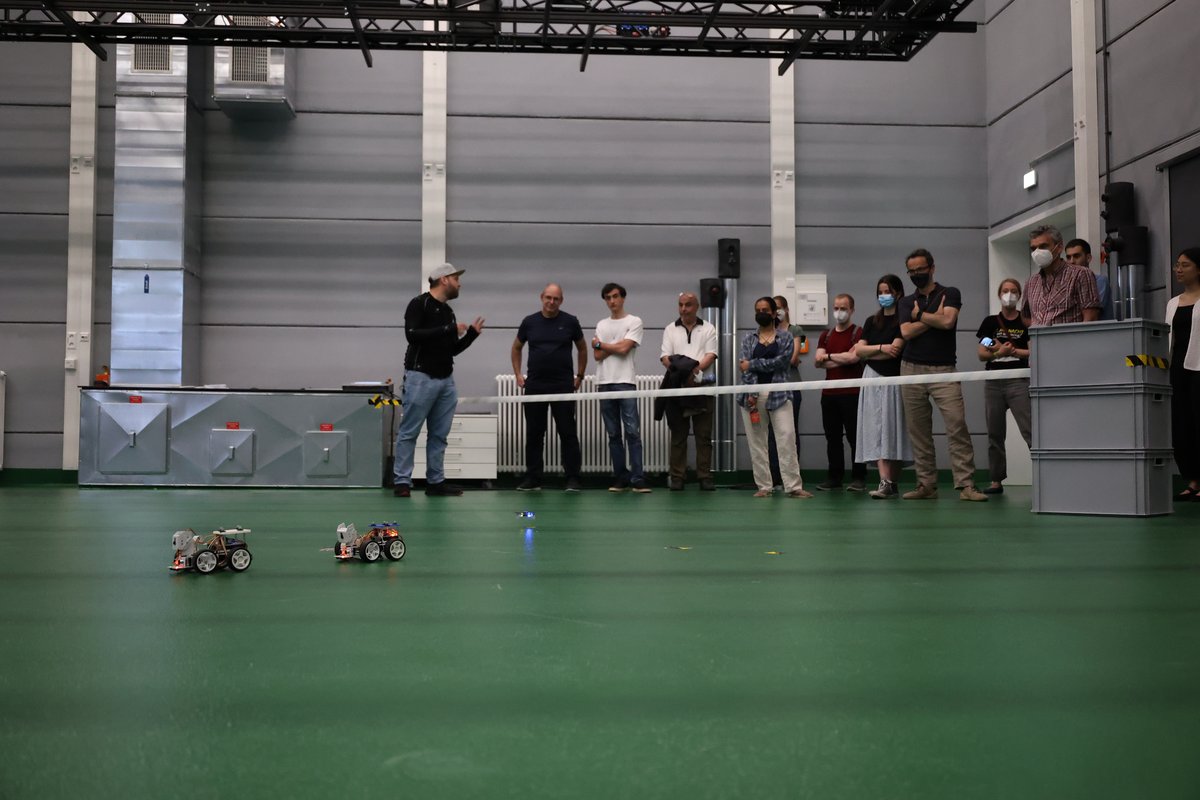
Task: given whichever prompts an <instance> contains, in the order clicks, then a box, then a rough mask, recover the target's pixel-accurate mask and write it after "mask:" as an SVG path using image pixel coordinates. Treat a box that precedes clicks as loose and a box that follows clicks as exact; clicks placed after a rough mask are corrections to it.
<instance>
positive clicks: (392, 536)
mask: <svg viewBox="0 0 1200 800" xmlns="http://www.w3.org/2000/svg"><path fill="white" fill-rule="evenodd" d="M333 557H334V558H336V559H337V560H338V561H349V560H350V559H352V558H361V559H362V560H363V561H367V562H372V561H378V560H379V559H380V558H387V559H388V560H390V561H399V560H400V559H402V558H404V537H403V536H401V535H400V529H399V528H398V527H396V523H394V522H373V523H371V527H370V528H368V529H367V532H366V533H364V534H361V535H360V534H359V532H358V531H357V530H355V528H354V523H353V522H349V523H346V522H343V523H341V524H340V525H338V526H337V541H336V542H334V544H333Z"/></svg>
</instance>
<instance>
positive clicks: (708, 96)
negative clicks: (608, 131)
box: [448, 53, 774, 122]
mask: <svg viewBox="0 0 1200 800" xmlns="http://www.w3.org/2000/svg"><path fill="white" fill-rule="evenodd" d="M771 69H774V67H773V66H771V65H770V64H768V63H767V62H765V61H756V60H744V61H733V60H729V59H698V58H646V57H638V56H597V55H593V56H592V57H591V59H590V60H589V61H588V64H587V70H586V71H585V72H582V73H581V72H579V57H578V56H559V55H543V54H523V53H520V54H518V53H504V54H491V53H452V54H451V55H450V62H449V70H448V75H449V109H450V113H451V114H452V115H457V114H482V115H487V116H501V117H526V116H532V117H599V118H620V119H639V118H650V119H718V120H751V121H759V122H765V121H766V120H767V115H768V102H767V75H768V73H769V70H771Z"/></svg>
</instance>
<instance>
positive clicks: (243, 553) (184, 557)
mask: <svg viewBox="0 0 1200 800" xmlns="http://www.w3.org/2000/svg"><path fill="white" fill-rule="evenodd" d="M247 533H250V529H249V528H241V527H238V528H218V529H217V530H215V531H213V532H212V534H211V535H210V536H209V537H208V539H204V538H203V537H201V536H198V535H196V532H195V531H194V530H192V529H191V528H188V529H187V530H183V531H175V535H174V536H173V537H172V538H171V544H172V545H173V546H174V547H175V560H174V561H173V562H171V571H172V572H186V571H187V570H189V569H194V570H196V572H199V573H201V574H203V575H207V574H208V573H210V572H216V571H217V570H219V569H222V568H224V567H229V569H231V570H233V571H234V572H245V571H246V570H247V569H249V568H250V551H249V550H247V549H246V540H245V539H244V538H242V537H243V536H245V534H247Z"/></svg>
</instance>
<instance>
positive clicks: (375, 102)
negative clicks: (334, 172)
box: [288, 50, 421, 114]
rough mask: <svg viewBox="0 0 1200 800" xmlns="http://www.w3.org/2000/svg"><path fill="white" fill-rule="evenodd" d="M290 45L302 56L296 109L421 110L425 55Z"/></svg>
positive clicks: (292, 55) (290, 54) (298, 61)
mask: <svg viewBox="0 0 1200 800" xmlns="http://www.w3.org/2000/svg"><path fill="white" fill-rule="evenodd" d="M371 56H372V58H373V59H374V61H375V66H374V67H373V68H371V69H368V68H367V65H366V62H364V61H363V57H362V53H360V52H358V51H357V50H289V51H288V57H289V58H294V59H296V108H297V109H298V110H299V111H342V112H351V113H371V114H420V113H421V54H420V53H399V52H394V51H393V52H386V51H385V52H381V51H376V52H374V53H372V54H371Z"/></svg>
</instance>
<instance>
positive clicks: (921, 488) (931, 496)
mask: <svg viewBox="0 0 1200 800" xmlns="http://www.w3.org/2000/svg"><path fill="white" fill-rule="evenodd" d="M901 497H903V498H904V499H905V500H937V487H936V486H926V485H925V484H923V483H918V484H917V488H915V489H913V490H912V491H911V492H905V493H904V494H902V495H901Z"/></svg>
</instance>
